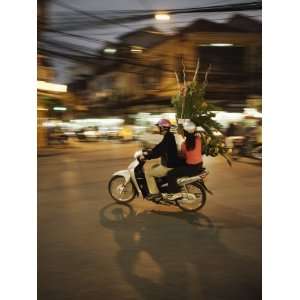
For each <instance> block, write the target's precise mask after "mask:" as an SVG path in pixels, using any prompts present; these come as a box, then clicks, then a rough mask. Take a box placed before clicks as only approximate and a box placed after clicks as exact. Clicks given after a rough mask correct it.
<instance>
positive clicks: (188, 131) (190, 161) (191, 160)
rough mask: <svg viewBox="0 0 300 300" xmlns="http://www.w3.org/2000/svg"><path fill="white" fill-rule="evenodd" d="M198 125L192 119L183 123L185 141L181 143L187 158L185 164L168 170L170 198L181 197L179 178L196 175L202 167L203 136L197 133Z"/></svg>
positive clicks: (182, 150)
mask: <svg viewBox="0 0 300 300" xmlns="http://www.w3.org/2000/svg"><path fill="white" fill-rule="evenodd" d="M195 131H196V125H195V124H194V123H193V122H192V121H187V122H185V123H184V124H183V133H184V136H185V141H184V142H183V143H182V145H181V152H182V154H183V156H184V158H185V165H183V166H180V167H178V168H176V169H173V170H170V171H169V172H168V176H167V179H168V193H169V195H168V199H169V200H176V199H178V198H181V197H182V195H181V193H180V188H179V186H178V184H177V178H179V177H183V176H195V175H198V174H199V173H200V172H201V169H202V165H203V162H202V154H201V153H202V151H201V150H202V149H201V138H200V137H199V136H197V135H195Z"/></svg>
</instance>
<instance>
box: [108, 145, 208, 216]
mask: <svg viewBox="0 0 300 300" xmlns="http://www.w3.org/2000/svg"><path fill="white" fill-rule="evenodd" d="M144 151H145V150H144ZM144 151H143V150H139V151H136V152H135V154H134V160H133V161H132V162H131V163H130V165H129V166H128V169H127V170H121V171H117V172H115V173H114V174H113V175H112V177H111V179H110V181H109V184H108V191H109V194H110V196H111V197H112V198H113V199H114V200H115V201H116V202H118V203H129V202H130V201H132V200H133V199H134V198H136V197H141V198H143V199H145V200H148V201H153V202H155V203H157V204H162V205H174V206H178V207H179V208H181V209H182V210H184V211H188V212H194V211H197V210H200V209H201V208H202V207H203V206H204V205H205V203H206V193H209V194H212V192H211V191H210V190H209V189H208V188H207V187H206V185H205V183H204V181H205V180H206V177H207V175H208V172H207V171H206V170H205V168H203V169H202V170H201V171H200V173H199V174H198V175H196V176H192V177H181V178H178V179H177V184H178V185H179V187H180V189H181V197H180V198H178V199H176V200H168V197H167V189H168V183H167V177H166V176H165V177H160V178H155V180H156V184H157V187H158V189H159V191H160V193H161V195H162V196H161V197H160V198H159V199H155V200H149V199H147V196H148V195H149V190H148V186H147V182H146V178H145V172H144V168H143V167H144V165H145V160H144V159H142V157H143V153H144ZM148 151H149V150H147V152H148Z"/></svg>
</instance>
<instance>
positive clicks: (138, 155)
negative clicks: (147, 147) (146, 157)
mask: <svg viewBox="0 0 300 300" xmlns="http://www.w3.org/2000/svg"><path fill="white" fill-rule="evenodd" d="M142 155H143V151H142V150H138V151H136V152H135V153H134V155H133V157H134V158H135V159H138V158H139V157H140V156H142Z"/></svg>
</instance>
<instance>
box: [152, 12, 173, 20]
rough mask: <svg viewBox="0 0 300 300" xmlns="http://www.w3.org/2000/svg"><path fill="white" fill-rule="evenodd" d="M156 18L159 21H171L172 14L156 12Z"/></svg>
mask: <svg viewBox="0 0 300 300" xmlns="http://www.w3.org/2000/svg"><path fill="white" fill-rule="evenodd" d="M155 19H156V20H157V21H169V20H170V15H168V14H166V13H157V14H155Z"/></svg>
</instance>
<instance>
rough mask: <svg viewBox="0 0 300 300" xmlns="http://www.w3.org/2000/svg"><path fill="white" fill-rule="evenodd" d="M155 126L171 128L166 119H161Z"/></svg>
mask: <svg viewBox="0 0 300 300" xmlns="http://www.w3.org/2000/svg"><path fill="white" fill-rule="evenodd" d="M156 125H157V126H158V127H163V128H171V126H172V124H171V122H170V121H169V120H167V119H161V120H159V121H158V122H157V123H156Z"/></svg>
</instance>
